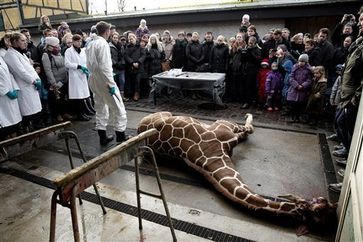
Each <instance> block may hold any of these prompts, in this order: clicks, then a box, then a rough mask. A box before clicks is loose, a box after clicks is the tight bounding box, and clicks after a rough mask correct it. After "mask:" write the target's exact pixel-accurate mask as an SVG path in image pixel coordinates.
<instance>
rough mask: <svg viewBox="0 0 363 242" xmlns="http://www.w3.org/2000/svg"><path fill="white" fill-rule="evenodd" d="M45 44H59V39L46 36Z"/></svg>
mask: <svg viewBox="0 0 363 242" xmlns="http://www.w3.org/2000/svg"><path fill="white" fill-rule="evenodd" d="M45 44H46V45H51V46H57V45H59V39H58V38H56V37H46V38H45Z"/></svg>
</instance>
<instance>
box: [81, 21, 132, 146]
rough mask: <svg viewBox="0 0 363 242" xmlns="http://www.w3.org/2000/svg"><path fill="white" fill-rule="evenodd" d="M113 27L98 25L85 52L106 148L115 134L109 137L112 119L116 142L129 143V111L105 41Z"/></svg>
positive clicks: (101, 139) (100, 134) (99, 133)
mask: <svg viewBox="0 0 363 242" xmlns="http://www.w3.org/2000/svg"><path fill="white" fill-rule="evenodd" d="M110 27H111V25H110V24H108V23H106V22H103V21H101V22H98V23H97V25H96V29H97V35H96V36H94V37H93V38H92V40H91V41H90V42H89V43H88V45H87V49H86V55H87V68H88V69H89V71H90V79H89V85H90V88H91V90H92V92H93V93H94V100H95V109H96V129H97V131H98V135H99V136H100V144H101V145H107V144H108V143H109V142H111V141H112V140H113V136H112V135H111V136H108V135H107V134H106V128H107V124H108V120H109V119H110V125H111V126H113V127H114V130H115V132H116V141H117V142H123V141H125V140H126V135H125V130H126V125H127V117H126V110H125V106H124V103H123V102H122V97H121V95H120V91H119V89H118V87H117V84H116V83H115V81H114V79H113V73H112V60H111V52H110V46H109V44H108V43H107V41H106V40H108V38H109V35H110Z"/></svg>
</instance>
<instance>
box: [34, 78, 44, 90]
mask: <svg viewBox="0 0 363 242" xmlns="http://www.w3.org/2000/svg"><path fill="white" fill-rule="evenodd" d="M33 84H34V86H35V88H36V89H37V90H40V88H41V87H42V81H41V80H40V79H36V80H35V82H34V83H33Z"/></svg>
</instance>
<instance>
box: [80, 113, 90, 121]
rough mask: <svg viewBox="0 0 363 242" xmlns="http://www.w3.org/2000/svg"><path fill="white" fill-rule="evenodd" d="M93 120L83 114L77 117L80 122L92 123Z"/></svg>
mask: <svg viewBox="0 0 363 242" xmlns="http://www.w3.org/2000/svg"><path fill="white" fill-rule="evenodd" d="M91 119H92V118H91V117H89V116H87V115H86V114H84V113H82V114H79V115H78V116H77V120H78V121H90V120H91Z"/></svg>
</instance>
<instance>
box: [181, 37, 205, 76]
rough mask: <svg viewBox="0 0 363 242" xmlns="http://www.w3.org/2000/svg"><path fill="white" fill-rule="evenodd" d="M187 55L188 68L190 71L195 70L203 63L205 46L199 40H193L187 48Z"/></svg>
mask: <svg viewBox="0 0 363 242" xmlns="http://www.w3.org/2000/svg"><path fill="white" fill-rule="evenodd" d="M186 56H187V66H186V67H187V68H185V69H186V70H188V71H195V70H196V69H197V67H198V66H199V65H201V64H202V61H203V60H204V54H203V46H202V45H201V44H200V43H199V41H197V42H191V43H189V44H188V45H187V48H186Z"/></svg>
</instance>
